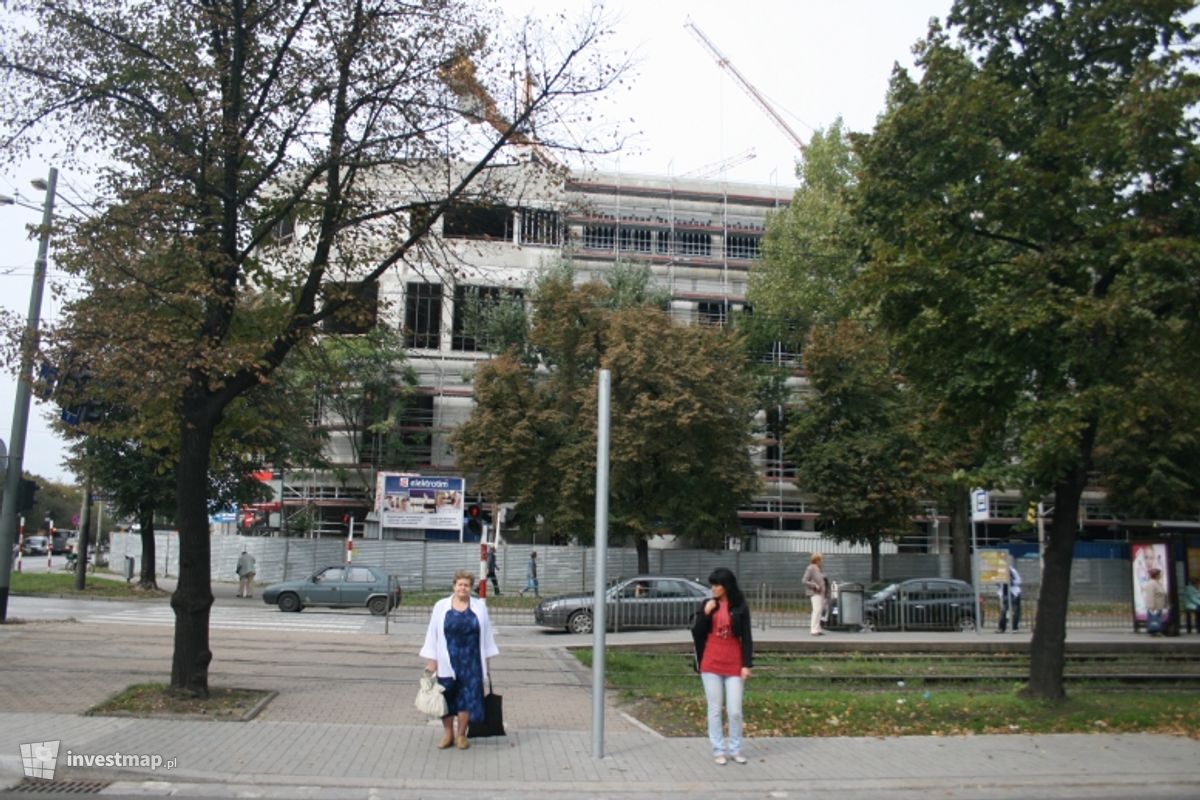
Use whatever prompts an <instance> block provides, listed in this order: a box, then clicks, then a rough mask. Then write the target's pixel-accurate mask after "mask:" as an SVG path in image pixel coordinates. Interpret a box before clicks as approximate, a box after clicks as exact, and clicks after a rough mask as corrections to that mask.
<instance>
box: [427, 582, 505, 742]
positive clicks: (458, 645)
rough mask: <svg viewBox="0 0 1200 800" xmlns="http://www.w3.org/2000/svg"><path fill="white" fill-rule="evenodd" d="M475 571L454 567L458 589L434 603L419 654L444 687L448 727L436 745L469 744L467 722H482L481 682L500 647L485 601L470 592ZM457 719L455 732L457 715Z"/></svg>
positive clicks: (482, 682)
mask: <svg viewBox="0 0 1200 800" xmlns="http://www.w3.org/2000/svg"><path fill="white" fill-rule="evenodd" d="M474 585H475V576H474V575H472V574H471V573H470V572H467V571H466V570H459V571H458V572H456V573H454V591H453V592H452V593H451V595H450V596H449V597H445V598H442V599H441V600H439V601H437V603H435V604H434V606H433V613H432V614H431V615H430V617H429V628H428V629H427V630H426V631H425V645H424V646H423V647H422V648H421V657H422V658H424V659H426V669H428V670H429V671H430V672H432V673H434V674H435V675H437V679H438V683H440V684H441V685H442V686H444V687H445V689H446V691H445V695H444V696H445V698H446V711H447V713H446V716H444V717H442V727H443V729H444V733H443V735H442V740H441V741H440V742H439V743H438V748H439V749H441V750H444V749H446V748H447V747H449V746H450V745H452V744H453V745H455V746H456V747H458V749H459V750H466V749H467V748H468V747H469V746H470V745H469V744H468V742H467V727H468V725H469V724H470V723H471V722H472V721H474V722H482V721H483V716H484V709H483V686H484V683H485V682H486V681H487V676H488V663H489V661H490V660H491V658H492V657H493V656H495V655H498V654H499V653H500V649H499V648H498V647H496V639H495V637H494V635H493V634H492V624H491V620H490V619H489V618H488V610H487V603H485V602H484V601H483V600H481V599H479V598H477V597H472V596H471V588H472V587H473V586H474ZM456 719H457V720H458V732H457V735H456V734H455V730H454V721H455V720H456Z"/></svg>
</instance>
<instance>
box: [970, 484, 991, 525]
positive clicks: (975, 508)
mask: <svg viewBox="0 0 1200 800" xmlns="http://www.w3.org/2000/svg"><path fill="white" fill-rule="evenodd" d="M989 517H991V512H990V510H989V509H988V493H987V489H972V490H971V522H982V521H984V520H986V519H988V518H989Z"/></svg>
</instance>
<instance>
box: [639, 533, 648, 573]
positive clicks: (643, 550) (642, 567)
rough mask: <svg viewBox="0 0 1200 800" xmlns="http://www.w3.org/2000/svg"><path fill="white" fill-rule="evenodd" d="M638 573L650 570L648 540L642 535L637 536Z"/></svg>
mask: <svg viewBox="0 0 1200 800" xmlns="http://www.w3.org/2000/svg"><path fill="white" fill-rule="evenodd" d="M637 557H638V574H639V575H645V574H647V573H648V572H650V542H649V541H647V540H646V538H645V537H644V536H639V537H638V538H637Z"/></svg>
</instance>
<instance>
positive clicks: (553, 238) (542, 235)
mask: <svg viewBox="0 0 1200 800" xmlns="http://www.w3.org/2000/svg"><path fill="white" fill-rule="evenodd" d="M562 240H563V224H562V217H561V216H560V215H559V213H558V212H557V211H541V210H538V209H533V208H523V209H521V244H532V245H547V246H558V245H560V244H562Z"/></svg>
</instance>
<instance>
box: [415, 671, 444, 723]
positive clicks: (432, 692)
mask: <svg viewBox="0 0 1200 800" xmlns="http://www.w3.org/2000/svg"><path fill="white" fill-rule="evenodd" d="M419 683H420V688H418V689H417V699H416V701H415V702H416V706H417V710H418V711H420V712H421V713H422V714H428V715H429V716H431V717H444V716H446V698H445V697H443V696H442V693H443V692H445V691H446V688H445V687H444V686H442V685H441V684H440V683H438V681H437V676H435V675H434V674H433V673H432V672H429V671H428V670H426V671H425V674H424V675H422V676H421V680H420V682H419Z"/></svg>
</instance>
